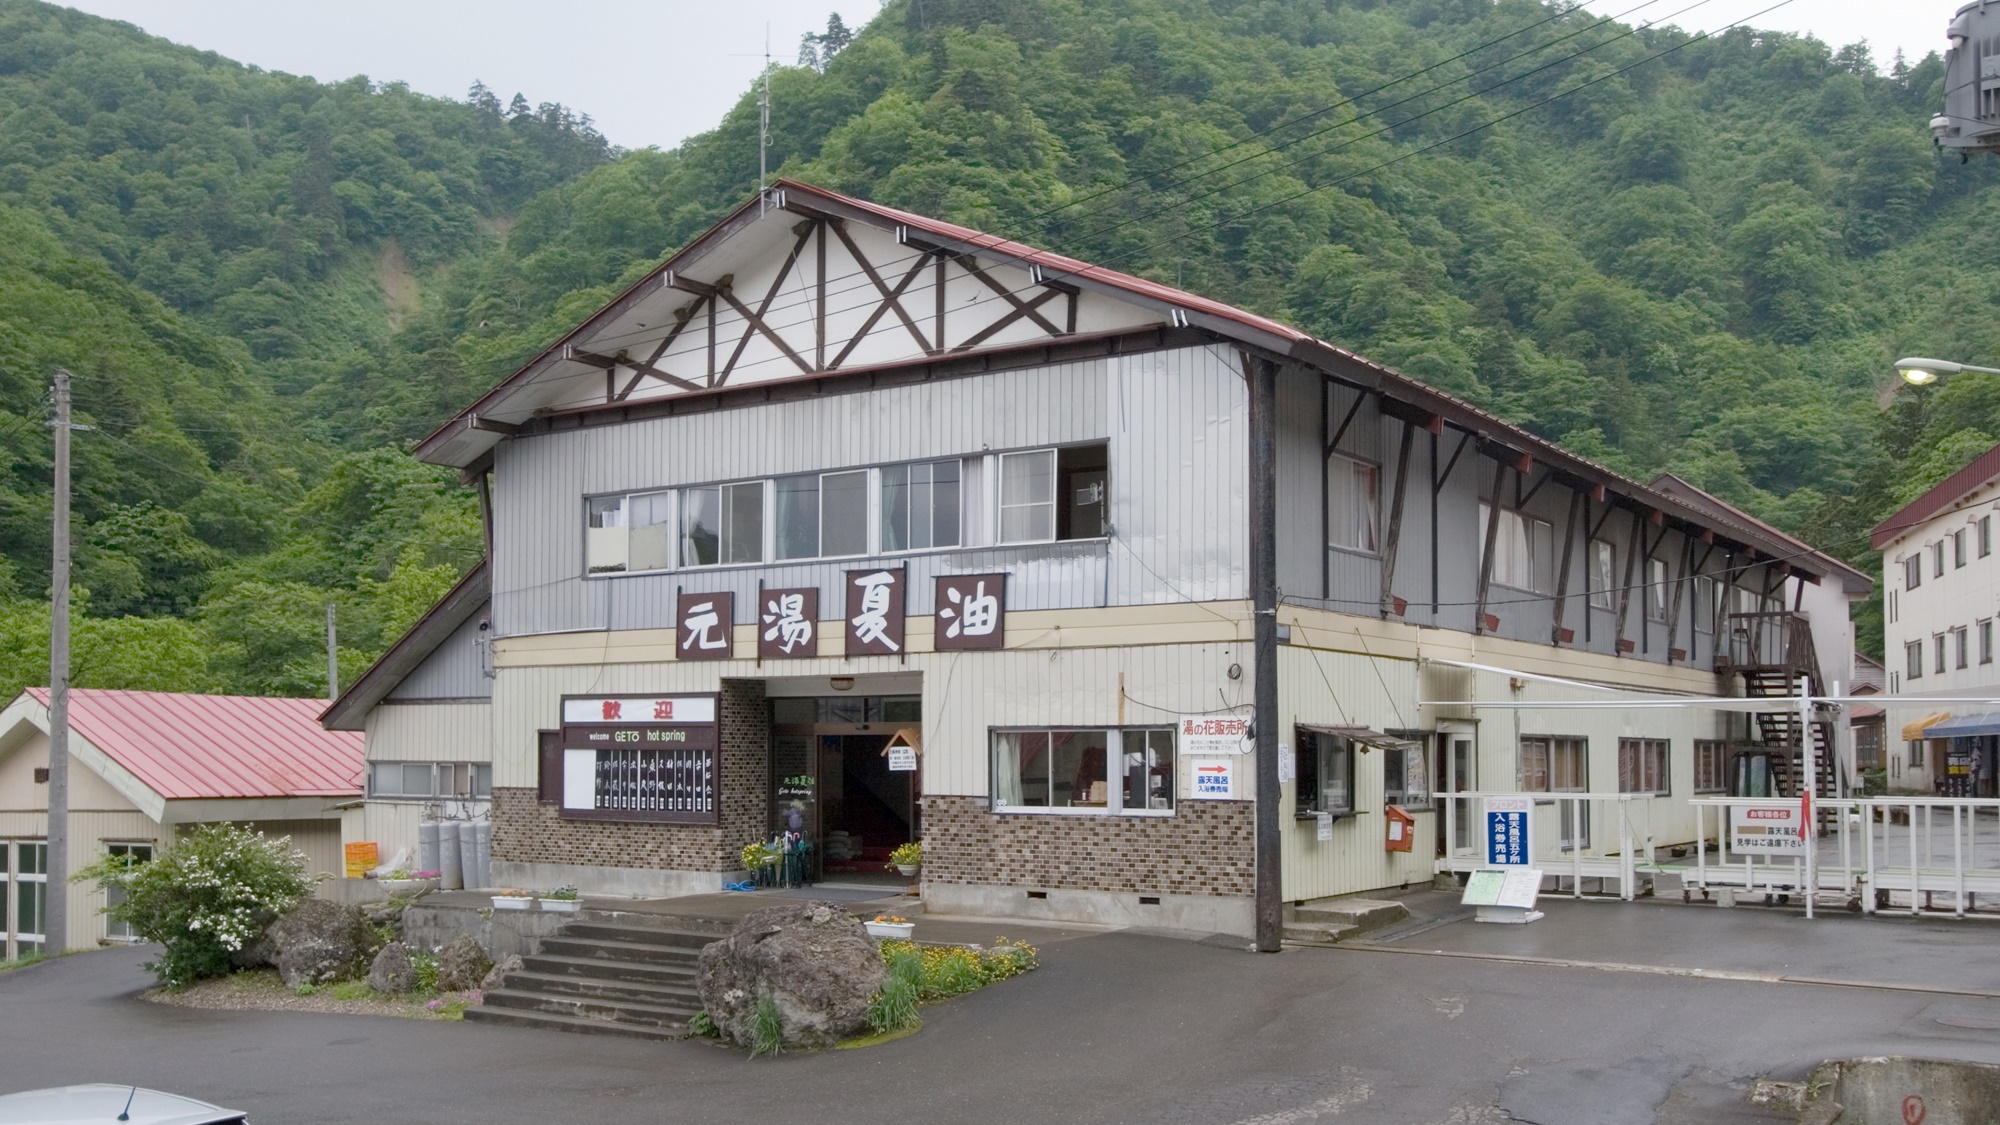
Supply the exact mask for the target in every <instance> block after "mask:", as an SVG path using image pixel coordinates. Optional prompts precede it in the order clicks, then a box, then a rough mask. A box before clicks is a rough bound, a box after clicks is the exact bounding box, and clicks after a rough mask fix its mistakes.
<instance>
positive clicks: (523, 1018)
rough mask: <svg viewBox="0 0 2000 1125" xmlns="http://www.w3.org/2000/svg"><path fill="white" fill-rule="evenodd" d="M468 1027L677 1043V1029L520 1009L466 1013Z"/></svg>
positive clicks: (496, 1009)
mask: <svg viewBox="0 0 2000 1125" xmlns="http://www.w3.org/2000/svg"><path fill="white" fill-rule="evenodd" d="M465 1020H466V1022H467V1023H494V1024H505V1025H507V1026H511V1027H538V1028H541V1029H543V1030H545V1031H573V1032H578V1033H581V1034H584V1035H624V1036H629V1037H631V1038H634V1039H678V1038H680V1037H681V1032H680V1031H679V1030H678V1029H670V1028H664V1027H649V1026H647V1025H645V1024H642V1023H619V1022H617V1021H615V1020H600V1019H586V1018H582V1017H578V1016H562V1015H557V1014H556V1013H554V1012H530V1011H525V1010H522V1009H520V1008H488V1007H486V1006H484V1005H481V1006H480V1007H477V1008H467V1009H466V1010H465Z"/></svg>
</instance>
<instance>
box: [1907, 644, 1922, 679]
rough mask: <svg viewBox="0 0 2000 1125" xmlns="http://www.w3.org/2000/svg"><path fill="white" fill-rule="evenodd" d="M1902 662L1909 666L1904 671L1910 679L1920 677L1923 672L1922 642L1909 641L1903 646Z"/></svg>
mask: <svg viewBox="0 0 2000 1125" xmlns="http://www.w3.org/2000/svg"><path fill="white" fill-rule="evenodd" d="M1903 662H1904V664H1906V665H1907V666H1908V667H1909V671H1908V672H1907V673H1906V674H1907V675H1908V676H1909V678H1910V679H1913V680H1916V679H1922V678H1923V674H1924V642H1922V641H1911V642H1909V643H1908V644H1905V645H1904V646H1903Z"/></svg>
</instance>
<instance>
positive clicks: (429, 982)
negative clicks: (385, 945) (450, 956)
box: [410, 950, 438, 993]
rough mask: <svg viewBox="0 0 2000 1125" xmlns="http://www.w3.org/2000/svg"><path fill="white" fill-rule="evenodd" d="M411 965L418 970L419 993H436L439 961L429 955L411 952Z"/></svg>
mask: <svg viewBox="0 0 2000 1125" xmlns="http://www.w3.org/2000/svg"><path fill="white" fill-rule="evenodd" d="M410 965H411V966H412V967H413V968H415V969H416V970H417V991H418V992H426V993H427V992H436V991H437V989H438V959H437V958H436V957H435V956H433V955H432V954H429V953H418V952H416V951H415V950H412V951H411V952H410Z"/></svg>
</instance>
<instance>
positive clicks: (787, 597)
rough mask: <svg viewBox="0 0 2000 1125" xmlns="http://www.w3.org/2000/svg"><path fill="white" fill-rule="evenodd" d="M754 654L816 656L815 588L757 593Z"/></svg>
mask: <svg viewBox="0 0 2000 1125" xmlns="http://www.w3.org/2000/svg"><path fill="white" fill-rule="evenodd" d="M757 655H758V656H761V657H763V658H764V659H766V660H784V659H788V658H796V657H801V656H818V655H819V590H818V588H817V587H802V588H800V589H796V590H765V591H763V592H762V593H760V594H758V595H757Z"/></svg>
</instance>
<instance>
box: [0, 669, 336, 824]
mask: <svg viewBox="0 0 2000 1125" xmlns="http://www.w3.org/2000/svg"><path fill="white" fill-rule="evenodd" d="M23 703H26V704H29V706H25V707H24V706H22V704H23ZM48 706H49V689H47V688H44V687H31V688H29V689H27V690H26V691H25V692H23V693H22V694H21V695H20V696H18V697H16V700H15V703H14V704H13V705H10V706H9V707H8V708H7V710H6V713H9V714H13V715H15V716H17V717H18V718H19V719H21V720H22V721H27V722H33V723H34V724H35V725H36V726H37V727H39V728H40V729H41V730H43V731H44V732H46V731H47V729H48ZM323 706H324V703H323V702H322V701H320V700H317V699H267V698H261V697H257V696H241V695H182V694H177V693H174V692H164V691H112V690H107V689H101V688H73V689H71V691H70V693H69V726H70V731H71V733H72V735H74V736H80V737H82V738H83V739H85V740H87V741H88V742H89V744H90V746H92V747H94V748H95V749H96V750H97V751H99V752H101V753H102V754H103V755H104V756H105V757H106V758H108V759H110V761H111V762H112V763H113V764H115V765H116V766H117V767H119V769H121V770H123V771H124V772H125V773H126V774H129V775H130V776H131V777H132V778H133V779H136V780H137V781H138V782H139V783H140V784H142V785H144V786H145V787H146V788H147V789H149V790H151V791H152V793H154V794H156V795H157V796H158V797H160V798H162V799H164V800H168V801H184V800H209V799H216V798H246V797H252V798H254V797H358V796H360V795H361V772H362V768H363V763H364V755H363V749H362V737H361V735H359V734H352V733H349V732H347V731H328V730H324V729H322V728H321V727H320V725H319V721H318V720H319V712H320V709H321V708H322V707H323ZM128 795H129V794H128Z"/></svg>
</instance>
